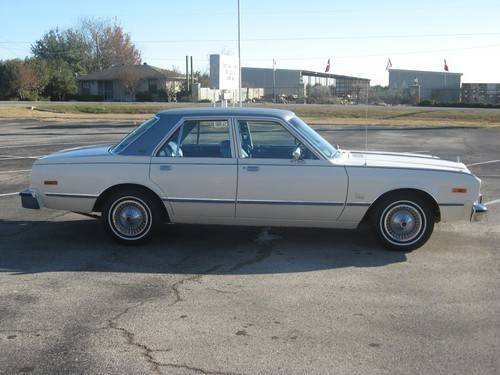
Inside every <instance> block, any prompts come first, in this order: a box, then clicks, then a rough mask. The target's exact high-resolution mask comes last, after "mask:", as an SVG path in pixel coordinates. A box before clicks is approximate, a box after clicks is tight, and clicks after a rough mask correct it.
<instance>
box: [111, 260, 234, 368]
mask: <svg viewBox="0 0 500 375" xmlns="http://www.w3.org/2000/svg"><path fill="white" fill-rule="evenodd" d="M221 266H222V265H220V264H219V265H216V266H213V267H211V268H209V269H207V270H206V271H203V272H202V273H199V274H196V275H193V276H190V277H187V278H184V279H182V280H179V281H177V282H175V283H174V284H173V285H172V286H171V289H172V290H173V292H174V295H175V300H174V302H173V303H172V304H171V305H170V306H173V305H175V304H176V303H178V302H181V301H184V299H183V298H182V294H181V292H180V289H179V288H180V287H181V286H182V285H184V284H185V283H186V282H190V281H196V280H199V279H201V278H202V277H203V276H205V275H206V274H208V273H211V272H214V271H215V270H217V269H218V268H220V267H221ZM146 302H148V301H147V300H144V301H141V302H139V303H136V304H135V305H132V306H129V307H127V308H126V309H124V310H123V311H121V312H120V313H118V314H116V315H115V316H113V317H112V318H110V319H108V320H107V326H106V327H105V329H112V330H114V331H117V332H119V333H120V334H121V335H122V336H123V337H124V338H125V339H126V342H127V345H130V346H134V347H136V348H137V349H139V350H140V351H141V356H142V357H143V358H144V360H145V361H146V362H147V363H148V364H150V365H151V367H152V369H153V371H154V373H156V374H161V371H160V367H169V366H170V367H178V368H185V369H188V370H192V371H197V372H199V373H202V374H207V375H212V374H221V375H230V374H232V373H225V372H214V371H206V370H203V369H199V368H196V367H190V366H187V365H176V364H168V363H161V362H159V361H157V360H156V359H155V358H154V353H158V352H168V351H170V350H171V349H152V348H150V347H149V346H147V345H146V344H144V343H141V342H139V341H137V340H136V337H135V334H134V333H133V332H132V331H130V330H128V329H126V328H125V327H122V326H120V325H119V324H118V320H119V319H120V318H121V317H123V316H124V315H126V314H128V313H129V312H130V311H131V310H132V309H136V308H138V307H141V306H142V305H144V304H145V303H146Z"/></svg>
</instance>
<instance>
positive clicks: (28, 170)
mask: <svg viewBox="0 0 500 375" xmlns="http://www.w3.org/2000/svg"><path fill="white" fill-rule="evenodd" d="M30 171H31V169H15V170H13V171H0V173H18V172H30Z"/></svg>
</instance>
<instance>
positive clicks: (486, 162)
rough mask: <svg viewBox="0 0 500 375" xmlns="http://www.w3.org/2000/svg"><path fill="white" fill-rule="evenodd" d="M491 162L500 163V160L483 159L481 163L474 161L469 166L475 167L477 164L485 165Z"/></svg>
mask: <svg viewBox="0 0 500 375" xmlns="http://www.w3.org/2000/svg"><path fill="white" fill-rule="evenodd" d="M491 163H500V160H488V161H481V162H479V163H472V164H467V166H468V167H473V166H475V165H483V164H491Z"/></svg>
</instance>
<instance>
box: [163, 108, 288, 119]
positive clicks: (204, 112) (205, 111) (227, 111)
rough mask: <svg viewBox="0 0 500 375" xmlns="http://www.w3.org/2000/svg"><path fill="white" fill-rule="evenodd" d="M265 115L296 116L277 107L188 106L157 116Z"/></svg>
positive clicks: (166, 111) (168, 110)
mask: <svg viewBox="0 0 500 375" xmlns="http://www.w3.org/2000/svg"><path fill="white" fill-rule="evenodd" d="M170 115H173V116H182V117H184V116H265V117H278V118H282V119H289V118H290V117H293V116H295V114H294V113H293V112H292V111H287V110H283V109H275V108H255V107H225V108H224V107H186V108H174V109H167V110H164V111H160V112H158V113H157V116H170Z"/></svg>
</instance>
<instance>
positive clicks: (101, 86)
mask: <svg viewBox="0 0 500 375" xmlns="http://www.w3.org/2000/svg"><path fill="white" fill-rule="evenodd" d="M97 91H98V93H99V96H102V98H103V99H104V100H111V99H113V81H98V82H97Z"/></svg>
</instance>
